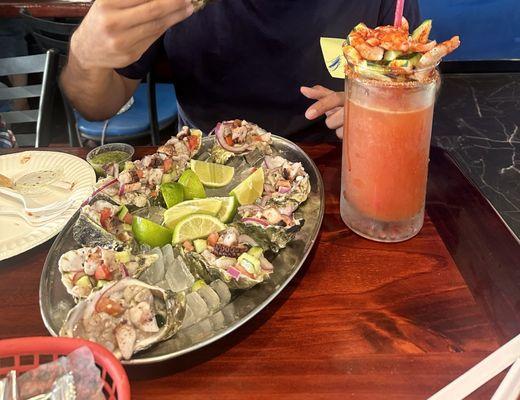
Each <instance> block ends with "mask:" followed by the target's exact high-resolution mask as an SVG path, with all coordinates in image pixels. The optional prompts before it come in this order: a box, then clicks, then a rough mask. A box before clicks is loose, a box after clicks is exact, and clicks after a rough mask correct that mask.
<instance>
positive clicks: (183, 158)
mask: <svg viewBox="0 0 520 400" xmlns="http://www.w3.org/2000/svg"><path fill="white" fill-rule="evenodd" d="M201 145H202V132H201V131H199V130H196V129H189V128H188V127H186V126H185V127H183V128H182V130H181V131H180V132H179V133H178V134H177V136H174V137H172V138H171V139H170V140H168V141H167V142H166V143H165V144H164V145H163V146H160V147H159V148H158V150H157V152H156V153H154V154H150V155H147V156H144V157H143V158H142V159H141V160H136V161H133V162H127V163H126V164H125V168H124V170H123V171H121V172H120V173H119V174H118V176H117V179H115V181H114V178H113V177H107V178H105V179H102V180H100V181H98V183H97V187H98V188H101V187H103V186H106V187H104V188H103V189H102V192H103V193H105V194H106V195H108V196H110V197H111V198H112V199H113V200H114V201H115V202H117V203H118V204H130V205H134V206H136V207H145V206H146V205H148V204H150V203H153V202H154V201H157V199H158V196H159V193H160V191H159V186H160V184H161V183H165V182H171V181H175V180H177V179H178V178H179V176H180V175H181V174H182V172H184V170H185V169H186V168H187V167H188V165H189V160H190V159H191V158H192V157H193V156H194V155H196V154H197V152H198V151H199V149H200V147H201ZM112 181H113V183H112V184H109V183H110V182H112Z"/></svg>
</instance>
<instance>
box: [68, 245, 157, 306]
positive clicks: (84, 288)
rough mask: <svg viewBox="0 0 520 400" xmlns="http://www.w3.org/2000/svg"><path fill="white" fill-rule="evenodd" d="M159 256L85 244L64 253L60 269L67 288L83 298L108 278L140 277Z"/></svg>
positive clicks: (74, 295)
mask: <svg viewBox="0 0 520 400" xmlns="http://www.w3.org/2000/svg"><path fill="white" fill-rule="evenodd" d="M157 258H158V256H157V255H156V254H138V255H133V254H131V253H130V251H128V250H126V251H114V250H110V249H104V248H101V247H83V248H81V249H77V250H70V251H67V252H66V253H64V254H62V256H61V257H60V259H59V261H58V270H59V271H60V273H61V282H62V283H63V285H64V286H65V288H66V289H67V292H68V293H69V294H71V295H72V296H73V297H74V298H76V299H83V298H85V297H87V296H88V295H90V293H91V292H92V291H93V290H95V289H96V288H98V289H99V288H100V287H102V286H103V285H104V284H106V283H107V282H111V281H114V280H119V279H121V278H124V277H126V276H131V277H135V278H137V277H139V276H140V275H141V274H142V273H143V272H144V271H145V270H146V269H147V268H148V267H149V266H150V265H152V264H153V263H154V262H155V261H156V260H157Z"/></svg>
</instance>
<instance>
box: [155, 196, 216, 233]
mask: <svg viewBox="0 0 520 400" xmlns="http://www.w3.org/2000/svg"><path fill="white" fill-rule="evenodd" d="M221 206H222V200H221V199H220V198H217V197H209V198H207V199H196V200H189V201H183V202H182V203H179V204H177V205H175V206H173V207H172V208H169V209H168V210H166V211H165V212H164V225H165V226H166V227H168V228H170V229H174V228H175V225H177V223H178V222H179V221H180V220H181V219H183V218H185V217H187V216H188V215H191V214H207V215H212V216H215V215H217V213H218V212H219V211H220V209H221V208H222V207H221Z"/></svg>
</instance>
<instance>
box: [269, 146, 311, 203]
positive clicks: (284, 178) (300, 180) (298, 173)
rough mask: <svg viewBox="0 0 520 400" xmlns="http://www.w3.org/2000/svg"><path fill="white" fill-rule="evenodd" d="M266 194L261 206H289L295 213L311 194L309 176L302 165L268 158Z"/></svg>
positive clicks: (283, 159)
mask: <svg viewBox="0 0 520 400" xmlns="http://www.w3.org/2000/svg"><path fill="white" fill-rule="evenodd" d="M263 168H264V177H265V178H264V193H263V194H262V200H261V204H262V205H266V204H272V205H275V206H278V207H285V206H289V207H292V208H293V211H294V210H296V208H297V207H298V206H299V205H300V204H301V203H303V202H304V201H305V200H307V197H308V196H309V193H310V192H311V185H310V182H309V174H307V172H305V169H304V168H303V166H302V164H301V163H299V162H296V163H295V162H291V161H288V160H286V159H285V158H283V157H280V156H275V157H271V156H266V157H265V160H264V163H263Z"/></svg>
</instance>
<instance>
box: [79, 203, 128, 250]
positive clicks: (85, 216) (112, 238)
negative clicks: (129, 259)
mask: <svg viewBox="0 0 520 400" xmlns="http://www.w3.org/2000/svg"><path fill="white" fill-rule="evenodd" d="M120 210H121V205H119V204H117V203H116V202H115V201H114V200H112V199H111V198H110V197H108V196H106V195H104V194H97V195H96V196H94V197H93V198H92V199H91V200H90V201H89V203H88V204H87V205H85V206H83V207H82V208H81V211H80V214H79V217H78V219H77V221H76V223H75V224H74V226H73V228H72V236H73V238H74V240H75V241H76V242H77V243H78V244H79V245H81V246H101V247H104V248H107V249H119V250H120V249H122V248H123V247H125V246H131V247H132V246H134V244H135V242H134V239H133V235H132V229H131V226H130V225H128V224H125V223H123V222H122V221H120V220H119V218H118V213H119V211H120ZM102 213H106V215H105V216H104V217H102ZM102 225H104V226H102Z"/></svg>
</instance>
